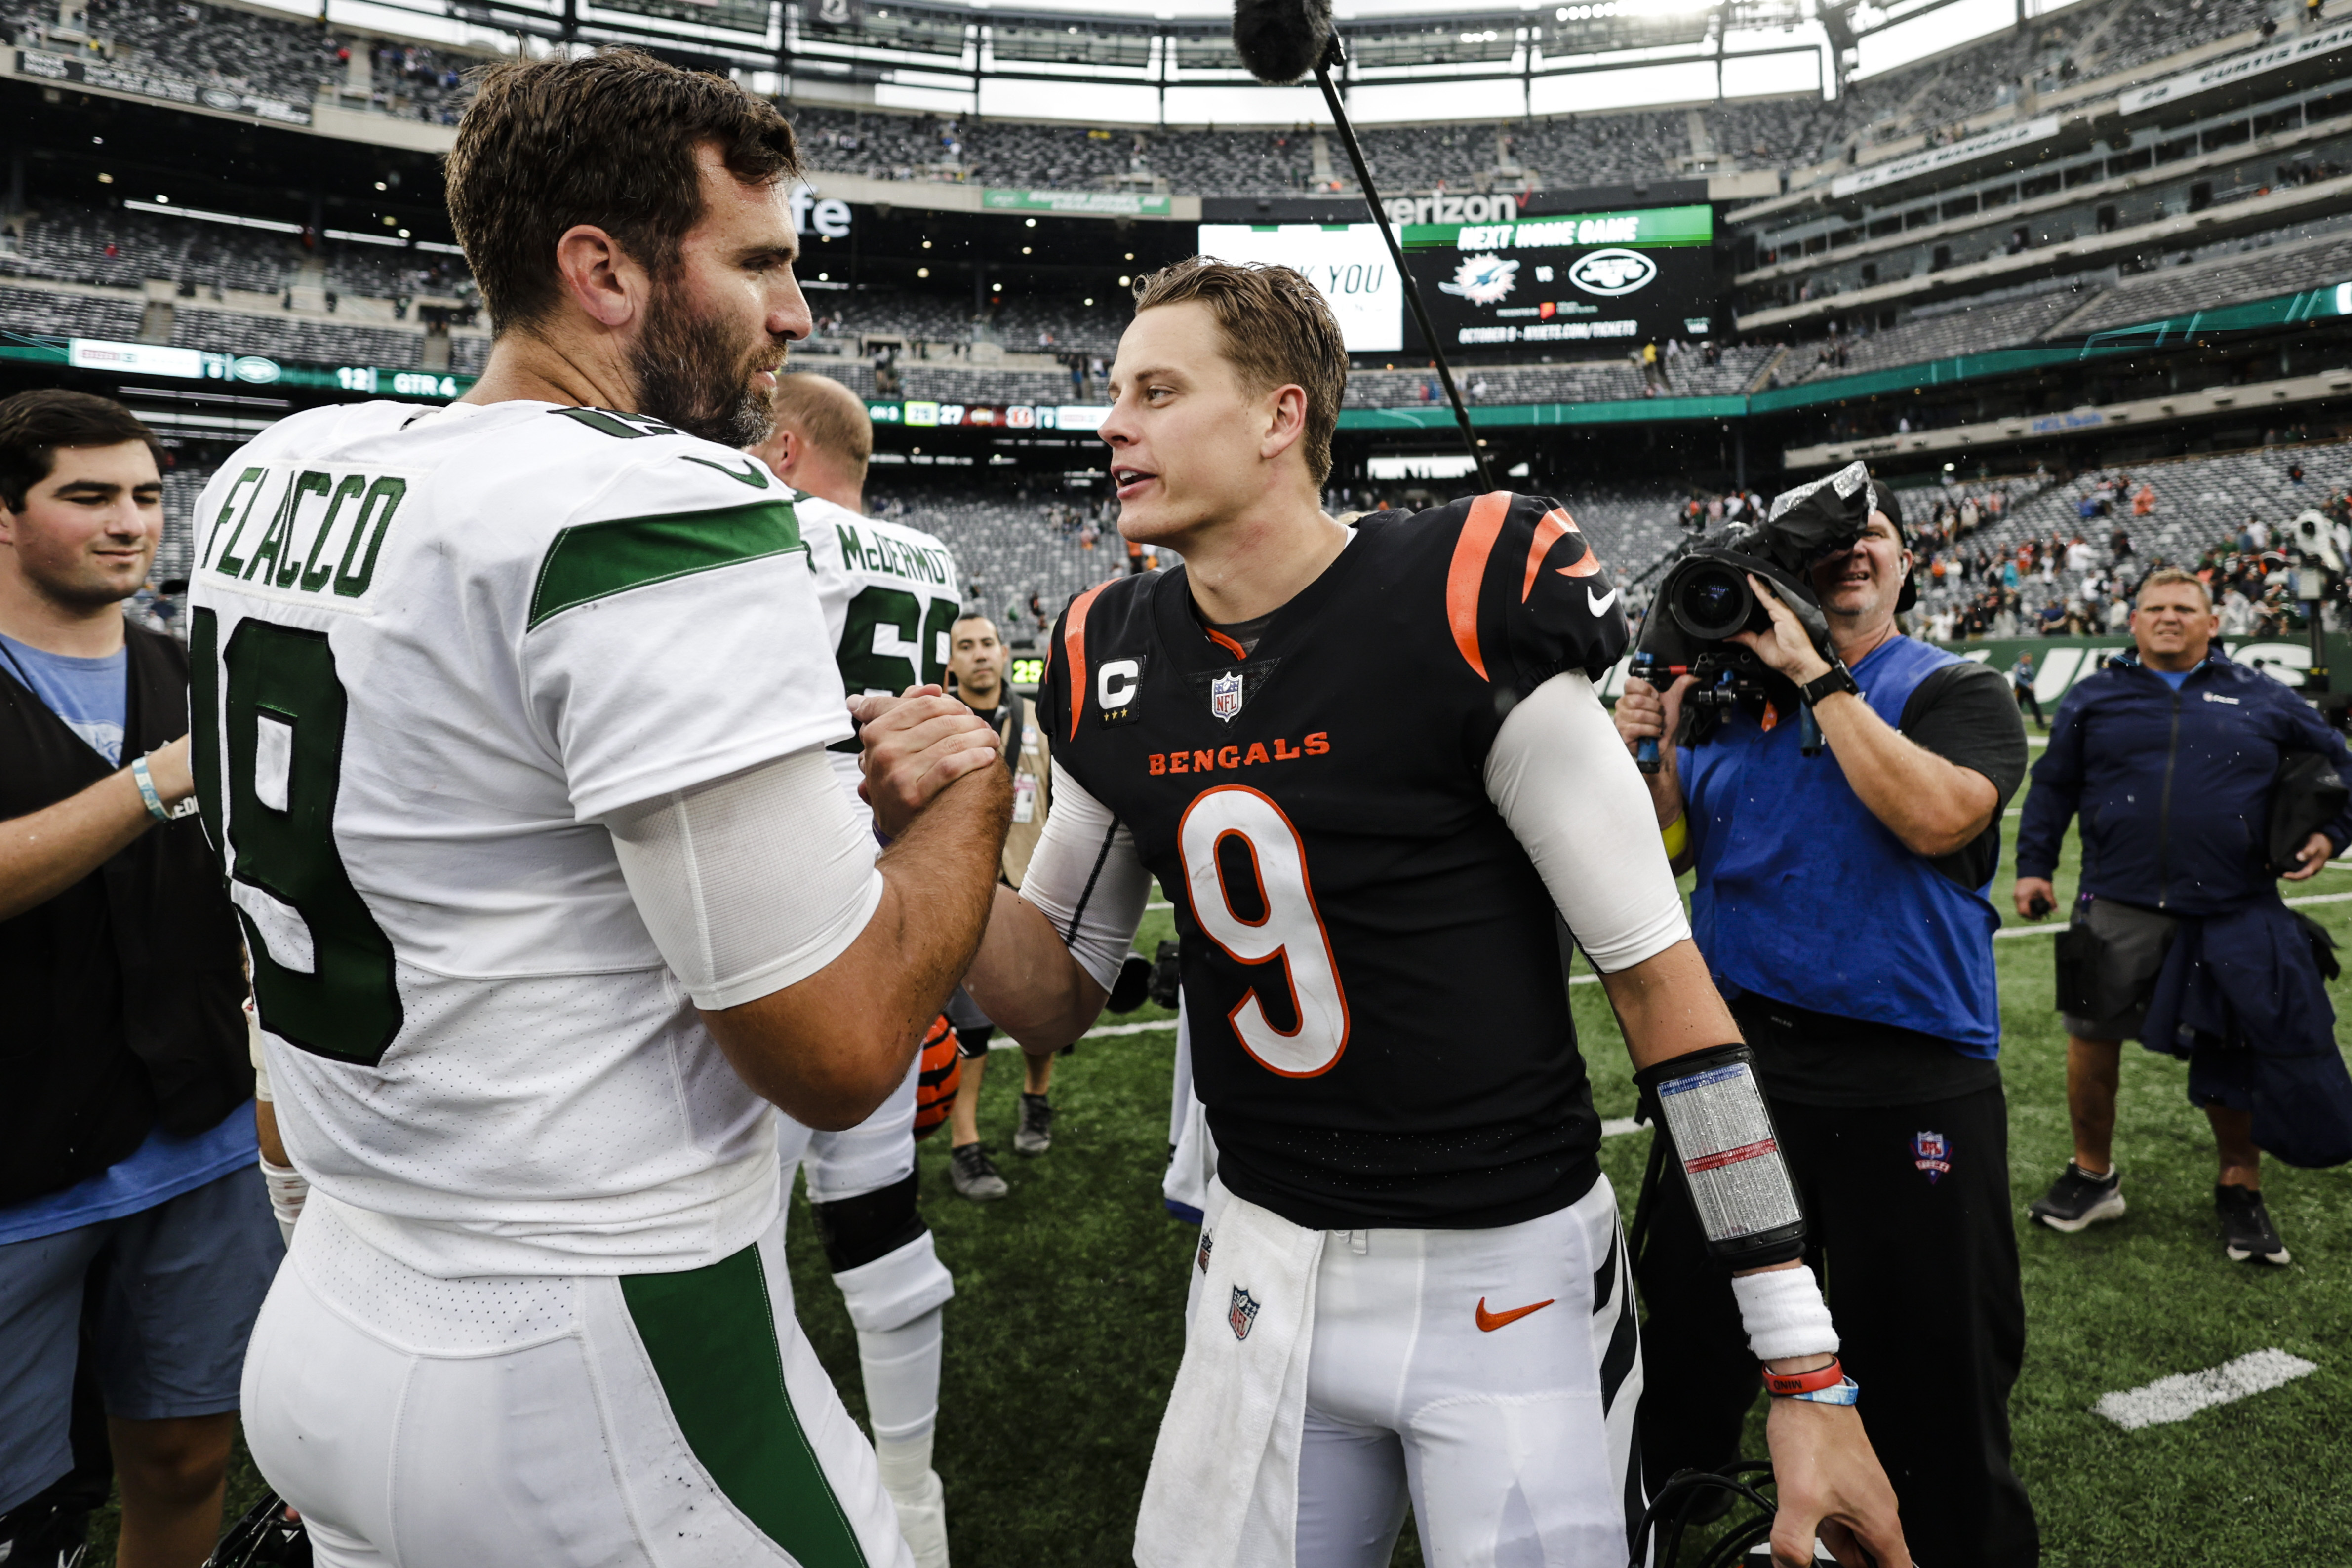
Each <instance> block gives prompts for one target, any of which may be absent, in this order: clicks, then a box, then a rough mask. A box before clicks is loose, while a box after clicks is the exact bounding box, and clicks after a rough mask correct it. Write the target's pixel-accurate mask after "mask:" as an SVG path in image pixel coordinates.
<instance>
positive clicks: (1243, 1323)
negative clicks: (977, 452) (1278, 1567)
mask: <svg viewBox="0 0 2352 1568" xmlns="http://www.w3.org/2000/svg"><path fill="white" fill-rule="evenodd" d="M1257 1309H1258V1303H1257V1301H1256V1300H1255V1298H1254V1297H1252V1296H1251V1295H1250V1293H1249V1292H1248V1291H1244V1290H1243V1289H1242V1288H1241V1287H1240V1286H1239V1285H1235V1286H1234V1304H1233V1305H1232V1306H1230V1307H1227V1308H1226V1309H1225V1322H1228V1323H1231V1324H1232V1325H1233V1330H1234V1338H1235V1339H1247V1338H1249V1332H1250V1324H1252V1323H1254V1322H1256V1321H1257Z"/></svg>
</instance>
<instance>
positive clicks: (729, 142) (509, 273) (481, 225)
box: [448, 48, 800, 332]
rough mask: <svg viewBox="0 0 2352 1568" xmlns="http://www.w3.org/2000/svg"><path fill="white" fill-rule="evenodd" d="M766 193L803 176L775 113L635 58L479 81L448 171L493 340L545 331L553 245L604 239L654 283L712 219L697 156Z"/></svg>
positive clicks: (504, 70) (705, 80)
mask: <svg viewBox="0 0 2352 1568" xmlns="http://www.w3.org/2000/svg"><path fill="white" fill-rule="evenodd" d="M711 143H716V144H717V146H718V148H719V157H720V159H721V161H722V162H725V163H726V165H727V170H728V172H730V173H731V174H733V175H734V176H735V177H736V178H737V179H738V180H740V181H742V182H744V183H746V184H761V183H767V182H769V181H772V180H777V179H782V178H785V177H787V176H791V175H796V174H798V173H799V172H800V155H799V151H798V149H797V147H796V146H795V145H794V143H793V128H792V127H791V126H790V125H788V124H786V123H785V121H784V117H783V116H782V115H781V114H779V113H777V112H776V106H775V105H774V104H772V103H770V102H769V101H767V99H761V98H755V97H753V96H752V95H751V93H748V92H746V91H744V90H743V89H741V88H740V87H738V86H737V85H736V84H735V83H733V82H731V81H729V80H728V79H727V78H724V77H719V76H712V75H710V74H709V73H707V72H701V71H687V70H680V69H678V68H677V67H676V66H672V65H665V64H664V63H663V62H661V61H660V60H657V59H656V58H654V57H652V56H651V55H648V54H645V53H643V52H641V51H639V50H636V49H619V48H605V49H599V50H597V51H596V52H595V53H594V54H593V55H585V56H583V57H580V58H578V59H570V60H507V61H503V62H501V63H499V64H498V65H494V66H491V67H489V68H488V69H486V70H484V71H483V72H482V73H481V74H480V76H479V77H478V79H477V83H476V87H475V92H474V101H473V102H472V103H471V104H469V105H468V106H467V110H466V115H465V118H464V119H462V120H459V121H458V122H457V145H456V146H455V147H453V148H452V149H451V150H450V152H449V162H448V183H449V220H450V222H451V224H453V225H455V226H456V228H457V242H458V243H459V244H460V245H462V246H465V247H466V261H467V265H468V266H470V267H472V268H473V269H474V281H475V282H476V283H478V284H479V285H480V286H481V290H482V299H483V302H484V303H485V304H487V305H488V307H489V309H490V324H491V327H492V329H493V330H495V331H499V332H503V331H505V330H506V329H508V328H509V327H529V326H531V325H533V324H534V323H536V322H538V321H540V320H541V319H544V318H545V317H546V315H547V313H548V311H549V310H550V309H551V308H553V307H554V304H555V302H556V300H557V298H559V293H558V285H557V281H556V272H555V243H556V241H557V240H559V239H561V238H562V237H563V235H564V232H565V231H566V230H568V229H570V228H572V226H573V225H579V224H593V225H596V226H597V227H599V228H601V229H604V231H605V232H606V233H608V234H610V235H612V236H613V237H614V239H615V240H617V241H619V242H620V244H621V246H622V247H623V248H624V249H625V250H626V251H627V252H628V253H629V255H630V256H634V257H635V258H636V259H637V260H638V261H640V262H642V263H643V264H644V265H645V266H646V267H647V268H649V269H650V270H651V271H652V272H653V273H654V274H655V275H656V277H659V276H661V275H663V274H665V273H667V272H668V271H669V269H670V268H672V267H675V266H676V265H677V256H678V246H679V242H680V241H681V240H683V239H684V238H685V237H686V234H687V231H688V230H689V229H691V228H693V227H694V225H696V224H697V223H698V222H700V221H701V219H702V180H701V176H700V174H699V172H698V171H697V170H696V168H695V150H696V149H697V148H698V147H702V146H705V145H707V144H711Z"/></svg>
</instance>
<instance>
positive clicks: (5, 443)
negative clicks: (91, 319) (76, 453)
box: [0, 387, 163, 512]
mask: <svg viewBox="0 0 2352 1568" xmlns="http://www.w3.org/2000/svg"><path fill="white" fill-rule="evenodd" d="M131 441H137V442H141V443H143V444H145V446H146V448H147V450H148V453H149V454H150V455H152V456H153V457H154V459H155V472H156V473H158V474H161V473H163V447H162V446H160V445H159V444H157V443H156V440H155V433H154V432H153V431H152V430H150V429H148V428H147V427H146V426H145V425H143V424H142V423H139V416H138V415H136V414H134V413H131V411H130V410H129V409H127V408H125V407H123V406H122V405H121V403H119V402H115V401H114V400H113V399H112V398H104V397H98V396H95V395H93V394H91V393H89V392H61V391H59V390H58V389H56V388H53V387H52V388H43V389H42V390H41V391H39V392H18V393H17V394H16V396H14V397H10V398H0V501H4V502H5V503H6V504H7V507H8V509H9V510H10V511H12V512H16V511H22V510H23V509H24V506H25V497H26V496H28V495H30V494H32V490H33V486H36V485H37V484H39V483H40V482H41V481H42V480H44V479H46V478H47V477H48V476H49V475H50V473H51V471H52V470H54V469H55V468H56V467H57V454H58V448H59V447H60V446H121V445H122V444H124V443H126V442H131Z"/></svg>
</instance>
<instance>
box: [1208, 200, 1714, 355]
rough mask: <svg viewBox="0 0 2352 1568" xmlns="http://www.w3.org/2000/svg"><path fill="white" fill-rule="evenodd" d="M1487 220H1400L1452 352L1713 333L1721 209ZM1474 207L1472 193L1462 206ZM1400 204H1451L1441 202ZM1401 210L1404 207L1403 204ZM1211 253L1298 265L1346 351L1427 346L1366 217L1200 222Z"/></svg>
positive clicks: (1607, 344)
mask: <svg viewBox="0 0 2352 1568" xmlns="http://www.w3.org/2000/svg"><path fill="white" fill-rule="evenodd" d="M1463 205H1464V206H1465V208H1468V207H1470V206H1471V204H1470V203H1467V202H1465V203H1464V204H1463ZM1498 205H1501V206H1502V207H1503V210H1504V211H1505V212H1506V213H1511V214H1512V215H1511V216H1509V217H1508V219H1507V220H1498V221H1493V222H1486V223H1418V224H1417V223H1409V222H1408V223H1401V224H1400V225H1398V226H1397V231H1396V232H1397V236H1398V240H1399V242H1400V245H1401V246H1402V249H1403V251H1404V256H1405V266H1406V267H1408V268H1409V269H1411V271H1412V276H1413V281H1414V282H1415V283H1416V284H1418V285H1419V286H1420V289H1421V297H1422V300H1423V304H1425V305H1426V306H1428V308H1429V314H1430V320H1431V323H1432V324H1433V326H1434V327H1435V328H1436V329H1437V333H1438V337H1439V340H1441V341H1442V342H1443V344H1444V347H1445V348H1446V349H1447V350H1449V351H1454V352H1462V351H1470V350H1475V351H1476V352H1477V353H1478V354H1479V355H1480V356H1481V357H1484V358H1488V359H1506V360H1507V359H1516V358H1528V359H1534V358H1538V357H1542V356H1550V357H1555V358H1556V357H1559V355H1560V354H1561V353H1562V352H1563V351H1565V352H1566V353H1568V355H1569V356H1570V357H1586V356H1589V355H1591V354H1594V353H1596V352H1597V353H1599V354H1605V355H1608V356H1612V357H1613V356H1615V355H1617V354H1620V353H1622V352H1623V351H1624V350H1628V349H1634V348H1639V347H1640V346H1641V345H1642V344H1643V343H1647V342H1653V341H1658V340H1664V339H1666V338H1669V337H1675V338H1706V337H1709V336H1711V335H1712V334H1713V332H1714V329H1715V320H1716V318H1717V314H1718V307H1719V298H1720V295H1721V292H1722V291H1721V288H1720V287H1719V286H1718V283H1717V276H1716V267H1715V214H1714V210H1713V209H1712V208H1710V207H1707V206H1705V205H1703V204H1702V205H1695V206H1680V207H1643V208H1634V209H1631V210H1628V211H1623V212H1608V213H1572V214H1559V215H1557V216H1540V217H1536V216H1520V215H1517V214H1516V213H1513V212H1512V209H1511V208H1510V206H1509V205H1508V204H1507V203H1502V204H1498ZM1396 207H1397V208H1398V209H1402V208H1406V207H1413V208H1414V210H1413V214H1412V215H1419V214H1420V213H1421V212H1433V211H1442V210H1443V209H1442V208H1438V207H1437V206H1436V204H1434V203H1431V202H1423V203H1421V204H1418V206H1417V207H1415V206H1414V204H1410V203H1403V202H1400V203H1398V204H1396ZM1398 215H1400V216H1402V215H1404V214H1402V212H1399V213H1398ZM1200 248H1201V253H1202V255H1203V256H1217V257H1219V258H1221V259H1223V260H1226V261H1265V262H1279V263H1281V264H1282V265H1284V266H1286V267H1297V269H1298V270H1299V271H1300V272H1302V273H1304V274H1306V275H1307V279H1308V280H1309V281H1310V282H1312V283H1313V284H1314V285H1315V287H1317V288H1318V290H1320V291H1321V292H1322V294H1323V297H1324V298H1325V299H1327V300H1328V301H1329V303H1330V306H1331V312H1332V314H1333V315H1334V316H1336V317H1337V318H1338V319H1339V329H1340V332H1341V333H1342V335H1343V336H1344V337H1345V338H1346V340H1347V344H1348V351H1349V353H1351V354H1378V353H1395V352H1398V351H1401V350H1403V351H1409V350H1420V349H1423V347H1424V345H1423V342H1422V339H1421V332H1420V329H1419V327H1418V326H1417V324H1415V323H1414V322H1413V321H1412V319H1411V317H1410V314H1409V313H1408V312H1407V310H1406V308H1405V301H1404V287H1403V284H1402V280H1401V279H1399V277H1397V275H1396V266H1395V263H1394V262H1393V261H1392V260H1391V258H1390V256H1389V251H1388V246H1386V245H1384V244H1383V243H1382V242H1381V234H1380V230H1379V229H1378V228H1377V227H1375V226H1374V225H1371V224H1203V225H1201V232H1200Z"/></svg>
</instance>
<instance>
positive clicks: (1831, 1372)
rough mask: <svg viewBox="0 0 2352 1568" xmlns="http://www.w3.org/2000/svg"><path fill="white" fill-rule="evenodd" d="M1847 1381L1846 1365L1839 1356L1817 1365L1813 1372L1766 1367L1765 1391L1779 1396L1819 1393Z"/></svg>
mask: <svg viewBox="0 0 2352 1568" xmlns="http://www.w3.org/2000/svg"><path fill="white" fill-rule="evenodd" d="M1844 1381H1845V1367H1844V1366H1843V1364H1841V1363H1840V1362H1839V1361H1838V1359H1837V1357H1835V1356H1832V1357H1830V1364H1828V1365H1827V1366H1817V1367H1815V1368H1813V1370H1812V1371H1811V1372H1786V1373H1782V1372H1775V1371H1773V1370H1772V1369H1771V1368H1770V1367H1769V1366H1768V1367H1766V1368H1764V1392H1766V1393H1767V1394H1769V1395H1772V1396H1775V1397H1777V1398H1783V1399H1785V1398H1787V1397H1788V1396H1790V1395H1792V1394H1818V1393H1820V1392H1821V1391H1822V1389H1824V1388H1835V1387H1836V1386H1838V1385H1840V1384H1842V1383H1843V1382H1844Z"/></svg>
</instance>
